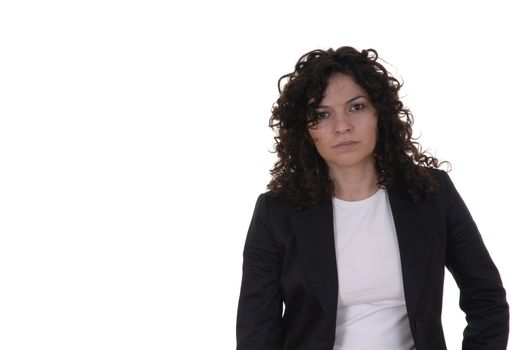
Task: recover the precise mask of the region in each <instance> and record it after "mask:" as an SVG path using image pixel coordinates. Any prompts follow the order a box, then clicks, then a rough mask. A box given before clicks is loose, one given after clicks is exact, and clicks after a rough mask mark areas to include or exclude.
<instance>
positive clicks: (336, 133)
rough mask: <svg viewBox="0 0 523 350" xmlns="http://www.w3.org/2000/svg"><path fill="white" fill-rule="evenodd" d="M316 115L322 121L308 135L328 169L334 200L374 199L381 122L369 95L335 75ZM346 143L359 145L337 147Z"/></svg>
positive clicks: (344, 77)
mask: <svg viewBox="0 0 523 350" xmlns="http://www.w3.org/2000/svg"><path fill="white" fill-rule="evenodd" d="M316 112H317V113H318V116H319V118H320V121H319V123H318V124H317V125H314V126H311V127H309V134H310V135H311V137H312V139H313V140H314V141H315V143H314V144H315V146H316V150H317V151H318V153H319V154H320V155H321V157H322V158H323V159H324V160H325V162H326V164H327V166H328V168H329V175H330V177H331V179H332V180H333V182H334V195H335V197H337V198H339V199H343V200H348V201H356V200H362V199H365V198H368V197H370V196H372V195H373V194H374V193H376V191H377V190H378V185H377V171H376V166H375V163H374V157H373V155H372V154H373V151H374V149H375V146H376V142H377V136H376V135H377V126H378V119H377V115H376V110H375V108H374V106H372V103H371V100H370V97H369V95H368V94H367V92H366V91H365V90H364V89H363V88H362V87H361V86H359V85H358V84H356V82H355V81H354V80H353V79H352V78H351V77H350V76H348V75H345V74H339V73H338V74H334V75H332V76H331V77H330V79H329V82H328V85H327V88H326V90H325V96H324V98H323V99H322V100H321V102H320V106H319V107H318V108H317V110H316ZM346 141H357V143H356V144H354V145H349V146H337V145H339V144H340V143H341V142H346Z"/></svg>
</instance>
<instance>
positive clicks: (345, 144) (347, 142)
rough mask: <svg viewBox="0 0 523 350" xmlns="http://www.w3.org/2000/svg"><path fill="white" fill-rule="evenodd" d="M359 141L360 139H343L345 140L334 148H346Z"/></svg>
mask: <svg viewBox="0 0 523 350" xmlns="http://www.w3.org/2000/svg"><path fill="white" fill-rule="evenodd" d="M358 143H359V142H358V141H343V142H340V143H338V144H337V145H336V146H334V147H333V148H345V147H352V146H354V145H356V144H358Z"/></svg>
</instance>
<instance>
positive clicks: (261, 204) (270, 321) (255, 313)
mask: <svg viewBox="0 0 523 350" xmlns="http://www.w3.org/2000/svg"><path fill="white" fill-rule="evenodd" d="M242 270H243V275H242V282H241V289H240V297H239V302H238V313H237V322H236V340H237V350H258V349H259V350H262V349H263V350H281V348H282V319H281V316H282V311H283V306H282V305H283V302H282V295H281V287H280V270H281V256H280V254H279V252H278V249H277V246H276V242H275V240H274V236H273V231H272V228H271V224H270V219H269V215H268V210H267V196H266V194H262V195H260V196H259V197H258V200H257V202H256V206H255V209H254V214H253V217H252V220H251V223H250V226H249V230H248V232H247V237H246V240H245V247H244V251H243V269H242Z"/></svg>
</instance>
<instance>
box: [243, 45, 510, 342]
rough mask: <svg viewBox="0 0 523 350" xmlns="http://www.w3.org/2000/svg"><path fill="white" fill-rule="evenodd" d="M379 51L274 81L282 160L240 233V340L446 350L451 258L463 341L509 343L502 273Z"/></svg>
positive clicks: (316, 58)
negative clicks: (421, 138)
mask: <svg viewBox="0 0 523 350" xmlns="http://www.w3.org/2000/svg"><path fill="white" fill-rule="evenodd" d="M377 58H378V55H377V53H376V51H375V50H372V49H370V50H363V51H362V52H359V51H357V50H355V49H354V48H351V47H341V48H339V49H337V50H332V49H329V50H327V51H322V50H315V51H312V52H309V53H307V54H305V55H304V56H302V57H301V58H300V59H299V61H298V63H297V64H296V67H295V71H294V72H292V73H290V74H287V75H284V76H283V77H282V78H280V81H279V84H278V85H279V86H280V83H281V81H282V80H283V79H288V82H287V83H286V85H285V87H284V89H283V91H282V90H281V89H280V97H279V99H278V101H277V103H276V104H275V106H274V108H273V111H272V116H271V120H270V126H271V127H273V128H275V129H276V130H277V133H278V135H277V137H276V138H275V139H276V146H275V149H276V152H277V155H278V161H277V162H276V164H275V166H274V169H272V171H271V174H272V180H271V182H270V183H269V185H268V192H267V193H264V194H262V195H260V196H259V198H258V201H257V203H256V206H255V209H254V214H253V218H252V222H251V225H250V227H249V231H248V233H247V238H246V242H245V248H244V255H243V257H244V261H243V278H242V285H241V291H240V298H239V305H238V318H237V344H238V347H237V348H238V349H239V350H247V349H249V350H254V349H260V350H261V349H263V350H269V349H279V350H281V349H285V350H287V349H288V350H291V349H299V350H307V349H311V350H312V349H314V350H318V349H337V350H354V349H358V350H363V349H369V350H370V349H372V350H376V349H387V350H400V349H401V350H406V349H417V350H429V349H438V350H440V349H446V345H445V340H444V336H443V330H442V325H441V304H442V296H443V281H444V271H445V267H447V268H448V270H449V271H450V272H451V273H452V275H453V277H454V279H455V280H456V282H457V284H458V286H459V288H460V307H461V309H462V310H463V311H464V312H465V313H466V319H467V323H468V325H467V327H466V329H465V331H464V338H463V349H474V350H478V349H496V350H500V349H505V348H506V344H507V339H508V318H509V317H508V304H507V302H506V296H505V290H504V288H503V285H502V282H501V279H500V275H499V273H498V270H497V269H496V266H495V265H494V263H493V262H492V260H491V258H490V256H489V253H488V251H487V249H486V248H485V246H484V244H483V242H482V239H481V236H480V233H479V232H478V229H477V227H476V225H475V223H474V221H473V219H472V217H471V216H470V213H469V211H468V210H467V207H466V206H465V204H464V202H463V200H462V199H461V197H460V195H459V194H458V192H457V191H456V189H455V187H454V185H453V183H452V181H451V179H450V177H449V176H448V175H447V173H446V172H444V171H442V170H438V169H437V168H438V167H439V166H440V165H441V163H440V162H439V161H438V159H436V158H434V157H432V156H430V155H427V154H426V153H425V152H422V151H421V148H420V147H419V145H418V143H416V142H414V141H413V140H412V128H411V126H412V115H411V113H410V111H409V110H408V109H407V108H405V107H403V105H402V103H401V101H400V100H399V97H398V91H399V89H400V87H401V85H400V83H399V82H398V81H397V80H396V79H395V78H394V77H392V76H391V75H390V74H389V73H388V72H387V70H386V69H385V67H383V66H382V65H381V64H380V63H378V62H377Z"/></svg>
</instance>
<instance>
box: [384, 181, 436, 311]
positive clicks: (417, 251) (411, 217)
mask: <svg viewBox="0 0 523 350" xmlns="http://www.w3.org/2000/svg"><path fill="white" fill-rule="evenodd" d="M387 192H388V196H389V202H390V207H391V210H392V216H393V218H394V225H395V228H396V235H397V237H398V246H399V250H400V259H401V269H402V275H403V290H404V293H405V303H406V306H407V311H408V312H409V314H410V315H411V316H414V315H416V310H417V305H418V303H419V298H420V295H421V292H422V289H423V286H424V283H425V277H426V276H427V274H428V272H427V262H428V261H429V255H430V242H428V240H427V238H426V237H427V235H425V234H424V233H425V231H426V230H427V229H429V227H428V226H429V225H430V224H429V222H428V221H427V218H426V215H427V213H426V212H424V211H423V210H422V209H421V206H420V205H419V204H416V203H414V202H413V201H412V200H411V198H410V196H409V194H408V192H407V191H406V190H405V189H404V188H403V187H400V186H399V185H394V186H392V187H391V188H390V189H389V190H388V191H387Z"/></svg>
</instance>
